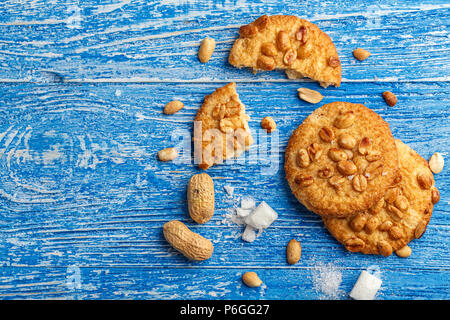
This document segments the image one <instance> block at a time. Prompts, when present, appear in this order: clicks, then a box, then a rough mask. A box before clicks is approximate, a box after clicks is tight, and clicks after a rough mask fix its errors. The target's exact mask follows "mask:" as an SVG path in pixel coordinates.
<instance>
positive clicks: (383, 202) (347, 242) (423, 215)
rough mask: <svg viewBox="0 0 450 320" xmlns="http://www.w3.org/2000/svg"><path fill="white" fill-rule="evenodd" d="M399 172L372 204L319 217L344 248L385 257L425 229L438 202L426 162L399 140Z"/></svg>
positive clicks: (431, 175) (419, 235)
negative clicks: (360, 210) (340, 214)
mask: <svg viewBox="0 0 450 320" xmlns="http://www.w3.org/2000/svg"><path fill="white" fill-rule="evenodd" d="M396 145H397V148H398V155H399V162H400V171H399V172H400V173H399V176H398V178H397V180H396V182H397V183H395V184H394V185H393V186H392V187H391V188H389V189H388V191H387V192H386V194H385V195H384V197H383V198H381V199H380V201H379V202H378V203H377V205H375V206H374V207H372V208H370V209H369V210H368V211H366V212H363V213H359V214H355V215H352V216H351V217H347V218H323V221H324V223H325V226H326V227H327V228H328V230H329V231H330V233H331V234H332V235H333V236H334V237H335V238H336V239H337V240H338V241H339V242H341V243H342V244H344V246H345V247H346V249H347V250H349V251H353V252H361V253H364V254H382V255H384V256H389V255H390V254H391V253H392V252H394V251H396V250H398V249H401V248H403V247H404V246H406V245H407V244H408V243H409V242H410V241H411V240H413V239H415V238H420V237H421V236H422V234H423V233H424V232H425V230H426V227H427V225H428V223H429V221H430V218H431V214H432V212H433V204H435V203H436V202H437V201H439V192H438V190H437V188H436V187H434V178H433V174H432V173H431V171H430V169H429V168H428V164H427V161H425V159H423V158H422V157H421V156H419V155H418V154H417V153H416V152H415V151H414V150H413V149H411V148H410V147H408V146H407V145H405V144H404V143H403V142H401V141H400V140H396Z"/></svg>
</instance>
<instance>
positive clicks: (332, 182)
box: [284, 102, 398, 217]
mask: <svg viewBox="0 0 450 320" xmlns="http://www.w3.org/2000/svg"><path fill="white" fill-rule="evenodd" d="M284 167H285V172H286V179H287V181H288V183H289V186H290V187H291V190H292V192H293V194H294V195H295V197H296V198H297V199H298V200H299V201H300V202H301V203H302V204H303V205H304V206H305V207H306V208H308V209H309V210H311V211H313V212H315V213H317V214H320V215H322V216H332V217H344V216H348V215H351V214H353V213H355V212H362V211H364V210H367V209H368V208H370V207H371V206H373V205H374V204H375V203H376V202H377V201H378V200H379V199H380V198H381V197H382V196H383V195H384V193H385V192H386V190H387V188H388V187H389V186H390V185H391V184H392V183H393V181H394V179H395V177H396V176H397V174H398V156H397V149H396V147H395V142H394V138H393V137H392V134H391V131H390V129H389V125H388V123H387V122H385V121H384V120H383V119H382V118H381V117H380V116H379V115H378V114H377V113H375V112H373V111H372V110H370V109H369V108H367V107H365V106H364V105H362V104H353V103H348V102H332V103H329V104H326V105H324V106H322V107H320V108H318V109H316V110H315V111H314V112H313V113H312V114H310V115H309V116H308V117H307V118H306V119H305V120H304V121H303V123H302V124H301V125H300V126H299V127H298V128H297V129H296V130H295V131H294V132H293V134H292V135H291V137H290V139H289V143H288V146H287V148H286V155H285V166H284Z"/></svg>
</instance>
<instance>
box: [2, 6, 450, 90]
mask: <svg viewBox="0 0 450 320" xmlns="http://www.w3.org/2000/svg"><path fill="white" fill-rule="evenodd" d="M114 4H115V5H114ZM48 6H49V4H48V3H45V5H44V1H33V2H31V3H28V2H16V1H7V2H6V5H5V6H4V9H3V10H4V12H5V13H4V14H3V15H2V17H4V20H3V21H1V22H0V30H2V32H1V33H0V79H2V81H41V80H42V79H41V74H40V71H42V70H53V71H56V72H58V73H59V74H60V75H61V76H62V77H63V78H64V79H66V80H72V81H105V80H106V81H116V82H117V81H119V82H124V81H134V82H141V81H150V82H151V81H164V82H166V81H170V82H173V81H175V82H179V81H199V80H200V81H210V80H211V79H215V80H218V81H223V80H225V81H229V80H239V81H256V80H265V79H278V80H283V79H285V76H284V75H283V74H282V73H279V72H271V73H262V74H259V75H257V76H253V75H252V73H251V72H250V71H249V70H237V69H236V68H233V67H231V66H230V65H229V64H228V63H227V58H228V52H229V49H230V48H231V46H232V43H233V41H234V39H236V37H237V30H238V27H239V26H240V25H242V24H245V23H248V22H250V21H252V20H253V19H254V18H256V17H258V16H259V15H261V14H278V13H285V14H295V15H299V16H302V17H305V18H308V19H310V20H311V21H313V22H315V23H317V24H318V25H319V27H321V28H322V29H323V30H324V31H325V32H327V33H328V34H329V35H330V36H331V37H332V39H333V41H334V42H335V45H336V47H337V49H338V52H339V54H340V56H341V60H342V65H343V78H344V82H348V81H350V82H351V81H359V80H372V81H386V80H387V81H395V80H417V79H420V80H425V81H428V80H430V79H431V80H437V79H442V80H445V81H448V75H447V74H448V72H445V71H446V70H447V71H448V63H447V61H446V57H447V56H448V54H449V50H450V49H449V38H448V28H449V24H448V22H449V19H448V18H449V13H450V6H449V5H448V3H447V2H446V1H437V2H436V1H433V2H430V3H428V2H423V3H421V4H411V3H408V2H397V1H384V2H383V3H382V4H381V3H367V2H366V1H357V2H352V3H351V4H350V3H349V4H345V5H343V4H342V3H339V2H336V1H320V2H310V1H307V2H306V1H305V2H297V1H295V2H288V3H284V4H283V8H280V5H279V2H278V1H270V2H267V1H262V2H251V3H250V2H247V1H232V2H228V1H219V2H216V1H214V2H210V1H192V2H191V1H188V2H184V1H182V2H178V1H175V2H162V3H160V2H154V3H153V2H147V1H133V2H128V1H124V2H112V3H111V6H109V7H108V6H106V7H105V6H99V5H98V4H97V3H96V2H95V1H94V2H91V1H86V2H84V1H83V3H79V4H78V1H76V2H74V3H71V2H67V1H54V2H53V4H50V7H48ZM105 8H106V9H105ZM417 21H421V23H417ZM11 34H13V35H14V37H11V36H10V35H11ZM205 36H211V37H214V38H215V39H216V41H217V48H216V51H215V54H214V56H213V58H212V60H211V61H210V62H209V63H208V64H207V65H202V64H201V63H199V62H198V60H197V56H196V53H197V49H198V46H199V43H200V41H201V39H203V38H204V37H205ZM358 46H362V47H364V48H367V49H368V50H369V51H371V52H372V56H371V57H370V59H368V60H366V61H364V62H358V61H356V60H355V59H354V58H353V56H352V50H353V49H355V47H358ZM424 60H426V63H424Z"/></svg>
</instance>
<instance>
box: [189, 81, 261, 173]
mask: <svg viewBox="0 0 450 320" xmlns="http://www.w3.org/2000/svg"><path fill="white" fill-rule="evenodd" d="M249 119H250V117H249V116H248V115H246V114H245V106H244V104H243V103H242V102H241V101H240V100H239V96H238V94H237V92H236V83H234V82H232V83H229V84H227V85H226V86H224V87H222V88H218V89H216V91H214V92H213V93H212V94H210V95H207V96H206V97H205V100H204V102H203V105H202V106H201V107H200V109H199V110H198V112H197V115H196V117H195V120H194V138H193V139H194V161H195V163H196V164H198V166H199V167H200V168H202V169H208V168H209V167H211V166H212V165H214V164H219V163H222V162H223V160H224V159H228V158H232V157H238V156H239V155H241V154H242V153H243V152H244V151H245V150H248V149H249V147H250V146H251V145H252V144H253V137H252V135H251V133H250V128H249V127H248V121H249Z"/></svg>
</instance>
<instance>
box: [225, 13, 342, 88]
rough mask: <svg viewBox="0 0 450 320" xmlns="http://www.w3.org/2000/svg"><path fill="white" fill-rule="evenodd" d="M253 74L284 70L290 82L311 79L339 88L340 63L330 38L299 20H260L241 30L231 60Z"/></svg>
mask: <svg viewBox="0 0 450 320" xmlns="http://www.w3.org/2000/svg"><path fill="white" fill-rule="evenodd" d="M228 61H229V63H230V64H232V65H233V66H235V67H238V68H241V67H250V68H253V71H255V72H256V71H265V70H273V69H281V70H285V71H286V74H287V75H288V77H289V78H290V79H296V78H302V77H308V78H311V79H313V80H316V81H319V83H320V85H321V86H323V87H327V86H329V85H334V86H336V87H338V86H339V85H340V83H341V63H340V60H339V57H338V54H337V51H336V48H335V46H334V44H333V42H332V41H331V39H330V37H329V36H328V35H327V34H325V33H324V32H323V31H322V30H320V29H319V27H317V26H316V25H315V24H313V23H311V22H309V21H306V20H303V19H300V18H298V17H296V16H287V15H276V16H270V17H269V16H266V15H264V16H261V17H259V18H258V19H257V20H255V21H253V22H252V23H250V24H248V25H245V26H242V27H241V28H240V29H239V38H238V39H237V40H236V41H235V42H234V45H233V48H232V49H231V52H230V56H229V59H228Z"/></svg>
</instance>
